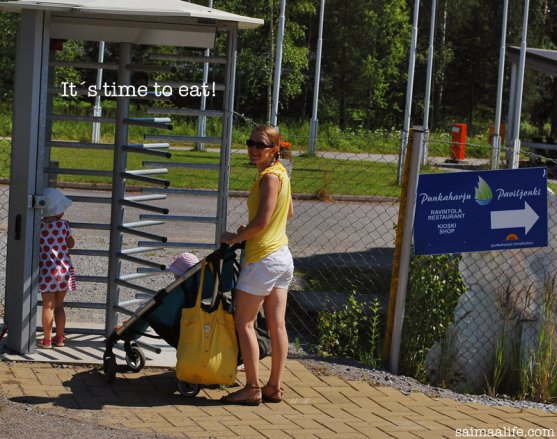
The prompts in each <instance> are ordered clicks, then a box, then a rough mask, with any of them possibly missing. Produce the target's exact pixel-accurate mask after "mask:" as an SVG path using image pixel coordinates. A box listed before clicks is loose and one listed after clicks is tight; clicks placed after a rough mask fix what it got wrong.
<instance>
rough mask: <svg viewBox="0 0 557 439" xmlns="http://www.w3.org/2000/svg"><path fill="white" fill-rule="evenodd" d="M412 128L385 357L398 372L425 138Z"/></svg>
mask: <svg viewBox="0 0 557 439" xmlns="http://www.w3.org/2000/svg"><path fill="white" fill-rule="evenodd" d="M412 131H413V136H412V142H409V145H408V149H409V154H407V157H406V160H405V166H404V174H403V176H402V177H403V178H402V190H401V197H400V209H399V214H398V224H397V232H396V241H395V255H394V262H393V275H392V276H393V277H392V280H391V292H390V296H389V309H388V311H387V330H386V332H385V344H384V357H385V360H388V362H389V369H390V371H391V372H392V373H395V374H396V373H398V362H399V356H400V343H401V339H402V324H403V320H404V306H405V303H406V288H407V286H408V273H409V268H410V256H411V252H412V228H413V226H414V210H415V207H416V192H417V189H418V177H419V173H420V152H421V149H422V144H423V141H424V130H423V127H414V128H413V130H412Z"/></svg>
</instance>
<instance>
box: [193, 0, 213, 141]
mask: <svg viewBox="0 0 557 439" xmlns="http://www.w3.org/2000/svg"><path fill="white" fill-rule="evenodd" d="M209 7H210V8H212V7H213V0H209ZM210 54H211V51H210V50H209V49H205V52H203V55H204V56H205V57H206V58H208V57H209V55H210ZM208 80H209V63H208V62H204V63H203V84H207V81H208ZM206 106H207V96H205V93H203V94H202V95H201V111H205V108H206ZM197 120H198V123H197V137H205V127H206V122H207V117H206V116H205V115H201V116H199V118H198V119H197ZM195 149H196V151H205V145H204V144H203V142H197V143H196V145H195Z"/></svg>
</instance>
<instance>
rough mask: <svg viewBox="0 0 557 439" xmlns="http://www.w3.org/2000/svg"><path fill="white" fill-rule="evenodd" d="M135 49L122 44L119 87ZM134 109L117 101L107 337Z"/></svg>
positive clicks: (112, 319) (115, 295)
mask: <svg viewBox="0 0 557 439" xmlns="http://www.w3.org/2000/svg"><path fill="white" fill-rule="evenodd" d="M131 53H132V50H131V44H130V43H120V63H119V69H118V85H129V84H131V73H130V71H129V70H128V69H127V68H126V66H127V65H128V64H129V63H130V62H131V59H132V55H131ZM129 107H130V98H129V97H126V96H119V97H118V98H117V100H116V127H115V133H114V164H113V169H112V203H111V208H110V245H109V248H108V286H107V294H106V321H105V334H106V336H107V337H108V336H109V335H110V332H111V331H112V330H113V329H114V326H116V323H117V322H116V311H115V310H114V307H115V306H116V305H118V302H119V296H120V287H119V286H118V284H117V283H116V280H117V278H118V277H119V276H120V269H121V265H122V264H121V261H120V258H118V256H117V255H118V253H120V252H121V251H122V240H123V239H122V231H121V230H120V226H121V225H122V224H123V223H124V206H123V205H122V202H121V200H123V199H124V196H125V194H126V183H125V180H124V178H123V177H122V173H124V171H125V170H126V161H127V155H126V152H125V151H124V150H123V146H124V145H127V143H128V125H127V124H126V123H124V120H125V119H127V117H128V113H129Z"/></svg>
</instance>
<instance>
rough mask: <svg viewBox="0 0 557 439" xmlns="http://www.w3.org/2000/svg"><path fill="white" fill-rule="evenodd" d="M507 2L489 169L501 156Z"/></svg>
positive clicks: (492, 167)
mask: <svg viewBox="0 0 557 439" xmlns="http://www.w3.org/2000/svg"><path fill="white" fill-rule="evenodd" d="M508 14H509V0H504V1H503V23H502V25H501V47H500V48H499V71H498V75H497V100H496V102H495V125H494V126H493V137H492V138H491V169H499V159H500V156H501V133H500V132H499V131H500V126H501V108H502V106H503V81H504V80H505V77H504V76H505V46H506V44H507V42H506V41H507V16H508Z"/></svg>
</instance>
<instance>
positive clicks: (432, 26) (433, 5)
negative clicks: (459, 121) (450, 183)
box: [421, 0, 437, 165]
mask: <svg viewBox="0 0 557 439" xmlns="http://www.w3.org/2000/svg"><path fill="white" fill-rule="evenodd" d="M436 14H437V1H436V0H432V2H431V24H430V28H429V48H428V49H427V72H426V83H425V98H424V147H423V151H422V160H421V162H422V163H423V164H424V165H427V157H428V150H429V147H428V145H429V106H430V100H431V98H430V97H431V76H432V73H433V43H434V39H435V16H436Z"/></svg>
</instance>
